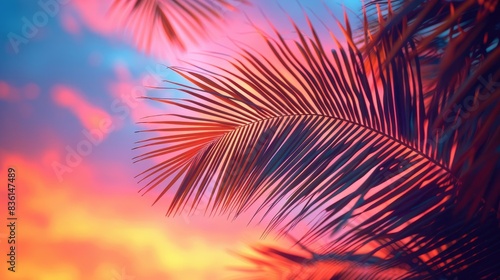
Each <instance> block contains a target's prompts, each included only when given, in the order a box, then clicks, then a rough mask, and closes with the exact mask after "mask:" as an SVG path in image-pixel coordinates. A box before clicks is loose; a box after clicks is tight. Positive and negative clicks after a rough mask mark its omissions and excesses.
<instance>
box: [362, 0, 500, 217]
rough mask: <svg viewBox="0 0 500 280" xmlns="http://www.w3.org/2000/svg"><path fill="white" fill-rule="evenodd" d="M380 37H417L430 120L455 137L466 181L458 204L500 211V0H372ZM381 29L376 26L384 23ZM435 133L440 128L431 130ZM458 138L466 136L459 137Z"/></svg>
mask: <svg viewBox="0 0 500 280" xmlns="http://www.w3.org/2000/svg"><path fill="white" fill-rule="evenodd" d="M367 9H368V10H369V11H372V14H373V15H374V16H373V19H372V21H370V22H369V23H368V24H369V25H371V26H372V27H373V29H374V30H372V33H373V37H374V40H373V41H372V42H371V44H369V45H368V46H367V51H368V52H369V51H371V48H370V47H371V46H373V45H375V44H378V43H380V42H381V41H383V40H388V39H389V40H392V39H394V38H395V39H396V40H394V43H393V46H392V49H393V51H392V52H390V53H389V54H388V57H387V59H388V61H391V59H392V56H393V55H394V54H395V52H397V50H398V49H399V48H400V47H401V46H404V45H405V44H408V43H409V42H415V45H416V48H417V51H416V52H415V55H419V56H420V57H421V58H422V61H423V62H424V66H425V67H429V68H430V69H432V68H433V69H434V70H433V73H434V75H431V76H430V78H429V80H428V82H429V83H430V87H429V88H428V91H429V97H430V98H429V102H428V103H429V107H430V108H440V110H430V111H429V116H428V118H429V123H430V125H431V126H432V127H434V130H433V135H436V136H435V137H436V138H435V141H436V142H438V144H439V145H440V146H442V149H444V150H450V149H451V148H452V146H455V145H456V147H455V148H456V156H455V158H454V159H453V163H452V164H451V165H452V166H453V171H454V173H455V174H456V176H457V177H458V178H460V180H461V181H462V183H463V184H462V187H461V188H460V198H459V207H458V208H459V209H469V217H470V216H472V215H473V213H474V212H475V211H476V210H477V209H478V207H483V205H484V204H483V203H485V206H484V207H483V216H485V215H487V214H488V213H489V212H490V211H498V213H500V184H499V183H498V182H499V180H500V175H499V174H500V173H499V172H498V170H499V169H500V150H499V147H500V131H499V130H498V127H499V125H500V114H499V112H500V103H499V102H498V98H499V97H500V67H498V65H499V64H500V48H498V45H499V43H500V21H499V20H498V19H499V18H500V6H499V5H498V1H497V0H486V1H481V0H479V1H478V0H464V1H441V0H430V1H425V0H396V1H378V0H374V1H370V2H369V4H368V5H367ZM381 24H382V25H383V28H382V29H381V30H376V29H377V28H378V27H377V26H380V25H381ZM433 137H434V136H433ZM454 139H460V141H455V140H454Z"/></svg>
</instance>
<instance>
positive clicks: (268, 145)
mask: <svg viewBox="0 0 500 280" xmlns="http://www.w3.org/2000/svg"><path fill="white" fill-rule="evenodd" d="M345 26H346V28H345V30H344V33H345V35H346V39H347V43H348V46H347V47H342V46H341V45H340V44H339V43H338V42H337V46H338V47H337V49H336V50H332V51H331V52H330V51H328V52H327V51H325V49H324V48H323V46H322V43H321V41H320V39H319V37H318V36H317V32H316V30H315V29H314V27H313V26H312V25H311V24H310V27H311V30H310V31H311V33H312V34H313V36H312V38H311V39H310V38H308V37H307V36H305V35H303V33H302V31H301V30H300V29H299V28H298V27H297V26H294V27H295V30H296V31H297V34H298V40H297V41H295V42H294V43H288V42H287V41H285V40H284V39H283V37H282V36H281V35H280V33H279V32H277V31H276V34H275V38H272V37H271V36H267V35H266V34H264V32H262V31H260V32H261V34H262V38H263V40H264V42H265V43H266V44H267V46H268V48H269V53H271V54H272V55H269V54H265V55H264V54H263V53H259V52H256V51H249V50H246V49H241V51H240V52H239V54H238V55H237V56H236V57H234V58H229V59H225V58H223V57H221V59H225V60H226V61H227V62H228V63H229V64H230V65H231V66H232V68H231V69H228V68H223V67H220V66H217V65H209V66H207V67H205V68H200V67H195V66H193V69H192V70H189V69H181V68H173V70H174V71H176V72H177V73H179V74H180V75H182V76H183V77H184V78H186V79H187V80H188V81H190V82H191V83H192V84H194V85H195V86H194V87H191V86H188V85H182V84H177V83H173V84H174V85H176V86H177V90H179V91H180V92H183V93H185V94H188V95H190V96H191V98H189V99H175V98H159V97H158V98H149V99H152V100H155V101H158V102H161V103H164V104H167V105H172V106H174V107H176V108H178V109H181V110H182V113H177V114H165V115H162V116H157V117H156V118H157V119H156V120H152V121H147V122H145V123H148V124H150V125H153V126H154V128H152V129H150V130H145V131H144V132H160V133H165V135H161V136H157V137H153V138H150V139H146V140H143V141H140V142H139V146H138V148H141V149H144V148H147V149H148V151H147V152H145V153H143V154H142V155H140V156H138V157H136V160H137V161H142V160H147V159H151V158H158V159H159V160H160V162H159V163H157V164H156V165H154V166H152V167H151V168H149V169H147V170H146V171H144V172H143V173H141V174H140V175H139V177H140V178H141V180H140V181H141V182H145V187H144V189H145V193H147V192H149V191H151V190H152V189H154V188H156V187H161V188H163V190H162V192H161V194H160V195H159V197H158V199H160V198H161V197H162V196H163V195H164V194H165V193H166V192H167V191H168V190H170V189H172V188H177V191H176V193H175V195H174V197H173V200H172V202H171V205H170V207H169V209H168V210H167V214H168V215H171V214H175V213H178V211H180V210H181V209H183V208H184V207H188V208H191V209H192V208H195V207H196V205H197V204H198V203H199V201H200V199H201V198H202V197H203V196H204V194H205V193H206V192H208V194H209V195H210V202H209V205H210V211H211V212H212V213H232V214H234V215H238V214H239V213H241V212H242V211H244V210H246V209H248V207H249V206H250V205H252V204H253V203H255V202H259V210H258V212H259V213H261V212H263V213H264V215H269V214H270V213H273V215H272V220H271V223H270V225H269V228H268V229H269V230H271V229H274V228H275V227H277V226H279V225H281V228H280V229H281V231H283V232H286V231H287V230H289V229H291V228H293V226H294V225H295V224H296V223H297V222H298V221H300V220H303V219H304V218H307V217H310V216H312V217H315V213H317V212H318V211H320V212H321V213H322V216H319V218H318V219H317V223H316V224H315V225H314V226H313V228H312V229H311V231H310V232H309V233H307V234H306V235H305V236H304V238H303V239H302V241H303V242H306V243H307V242H308V241H311V240H317V239H318V238H322V237H325V236H328V235H331V234H335V235H334V236H335V239H334V242H332V243H331V244H329V246H327V247H326V248H325V254H324V255H327V256H330V257H332V256H336V258H337V259H339V260H342V261H356V262H358V263H364V262H371V261H373V265H374V266H378V267H380V268H383V269H394V268H403V269H405V271H406V274H405V276H406V277H451V276H453V275H475V276H477V277H488V276H490V277H491V276H492V275H498V273H499V265H498V264H497V262H496V261H495V260H496V256H498V254H499V253H498V251H499V250H498V249H499V244H500V241H499V240H498V238H496V237H498V236H499V231H498V228H497V226H496V223H497V220H496V218H495V216H494V215H492V214H491V213H488V214H487V215H486V216H485V222H484V223H479V222H478V221H477V220H471V221H468V220H466V219H464V218H463V217H464V213H463V212H461V211H457V213H454V212H455V211H456V210H455V208H456V207H455V204H456V199H457V190H458V189H460V186H462V185H463V182H461V181H460V180H459V179H457V178H458V176H457V175H459V174H457V173H456V169H455V166H454V165H453V163H454V160H453V159H454V158H456V153H457V151H458V152H460V150H459V149H455V148H454V147H463V146H461V145H465V144H463V143H469V142H470V141H469V139H462V138H457V137H454V138H451V139H448V140H447V141H448V142H447V143H446V144H445V145H443V144H442V143H441V142H440V141H439V140H440V138H439V137H440V136H441V135H440V134H437V135H436V134H435V133H434V128H433V127H432V125H430V120H432V116H435V115H439V114H440V112H441V111H442V110H443V108H444V107H443V106H428V105H426V104H427V102H428V100H429V99H428V97H426V95H425V94H424V87H423V85H422V78H421V74H422V73H421V68H420V60H419V56H418V55H416V56H415V55H413V54H414V53H415V51H417V47H416V45H415V44H414V43H413V41H412V40H408V41H407V43H405V44H402V45H401V46H400V47H399V49H396V50H395V49H394V46H395V44H396V40H397V39H398V38H399V37H398V36H394V37H391V38H385V39H383V40H380V41H378V43H377V44H370V43H371V41H367V42H365V44H364V45H365V46H370V48H371V49H370V50H371V51H372V54H374V55H372V58H373V59H369V60H365V59H364V58H363V56H362V53H361V51H360V50H359V49H358V47H357V46H356V44H355V43H354V42H353V35H352V34H351V28H350V24H349V22H348V21H346V24H345ZM366 32H368V30H366ZM394 35H397V34H394ZM399 36H401V34H399ZM366 38H367V40H368V36H367V37H366ZM333 39H334V41H336V39H335V38H333ZM430 98H432V97H430ZM434 135H436V137H437V138H429V137H431V136H434ZM436 140H437V141H436ZM449 142H451V143H449ZM158 199H157V200H156V201H158ZM156 201H155V202H156ZM480 207H484V204H480ZM480 207H476V208H479V209H481V208H480ZM271 209H275V211H272V210H271ZM477 212H478V211H474V212H473V213H472V215H473V216H474V217H475V216H477ZM365 217H367V218H365ZM287 218H288V220H287ZM346 226H348V228H347V229H346V228H345V227H346ZM366 248H371V249H370V250H368V252H366ZM274 253H276V251H274ZM379 254H382V256H378V255H379ZM374 275H375V274H374ZM332 277H333V275H332Z"/></svg>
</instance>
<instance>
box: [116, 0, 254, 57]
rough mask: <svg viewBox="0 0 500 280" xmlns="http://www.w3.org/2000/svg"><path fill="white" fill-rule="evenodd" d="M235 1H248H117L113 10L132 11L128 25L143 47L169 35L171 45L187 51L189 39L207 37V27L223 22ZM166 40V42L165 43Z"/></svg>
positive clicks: (241, 2) (194, 41) (191, 40)
mask: <svg viewBox="0 0 500 280" xmlns="http://www.w3.org/2000/svg"><path fill="white" fill-rule="evenodd" d="M235 3H238V4H248V3H249V2H248V1H247V0H208V1H206V0H205V1H203V0H114V4H113V7H112V10H118V11H120V12H122V13H127V14H129V17H128V18H127V24H128V25H129V27H130V28H131V30H132V31H133V33H134V35H135V36H136V37H137V43H138V44H139V46H140V47H141V48H142V49H145V50H147V51H149V50H150V49H151V45H152V41H153V40H159V39H160V38H166V40H167V42H166V43H168V44H171V45H173V46H174V47H176V48H178V49H180V50H183V51H184V50H185V49H186V45H185V43H186V41H190V42H193V43H196V42H198V41H199V40H200V39H201V38H204V37H206V34H207V27H208V26H210V25H215V24H217V22H218V21H221V20H222V18H223V15H224V13H225V12H226V11H228V10H234V9H235V8H236V6H235ZM162 43H163V42H162Z"/></svg>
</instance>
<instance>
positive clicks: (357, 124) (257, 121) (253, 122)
mask: <svg viewBox="0 0 500 280" xmlns="http://www.w3.org/2000/svg"><path fill="white" fill-rule="evenodd" d="M301 116H315V117H323V118H330V119H335V120H339V121H342V122H345V123H349V124H352V125H355V126H358V127H361V128H363V129H366V130H369V131H372V132H375V133H378V134H380V135H382V136H384V137H386V138H388V139H390V140H392V141H394V142H396V143H398V144H400V145H402V146H404V147H406V148H408V149H410V150H412V151H414V152H415V153H417V154H418V155H420V156H422V157H424V158H425V159H427V160H428V161H429V162H431V163H433V164H434V165H436V166H438V167H440V168H442V169H443V170H444V171H446V172H447V173H449V174H450V175H451V176H452V177H453V178H454V179H455V180H457V181H458V179H457V178H456V177H455V175H454V174H453V172H452V171H451V169H450V168H449V167H448V166H446V165H443V164H442V163H441V162H439V161H438V160H436V159H434V158H433V157H431V156H429V155H427V154H426V153H424V152H423V151H421V150H419V149H418V148H417V147H415V146H413V145H408V144H407V143H405V142H403V141H401V140H399V139H397V138H395V137H394V136H391V135H389V134H387V133H385V132H383V131H380V130H378V129H374V128H372V127H369V126H366V125H363V124H360V123H357V122H354V121H351V120H347V119H344V118H340V117H335V116H329V115H323V114H317V113H308V114H300V113H299V114H285V115H277V116H272V117H267V118H261V119H258V120H255V121H252V122H248V123H246V124H243V125H240V126H238V127H235V128H234V129H233V130H232V131H228V132H225V133H224V134H223V135H221V138H222V137H224V136H225V135H227V134H229V133H232V132H235V131H237V130H240V129H243V128H245V127H247V126H250V125H253V124H256V123H260V122H264V121H267V120H272V119H280V118H286V117H301ZM219 139H220V138H219ZM212 142H214V141H212ZM215 142H216V140H215Z"/></svg>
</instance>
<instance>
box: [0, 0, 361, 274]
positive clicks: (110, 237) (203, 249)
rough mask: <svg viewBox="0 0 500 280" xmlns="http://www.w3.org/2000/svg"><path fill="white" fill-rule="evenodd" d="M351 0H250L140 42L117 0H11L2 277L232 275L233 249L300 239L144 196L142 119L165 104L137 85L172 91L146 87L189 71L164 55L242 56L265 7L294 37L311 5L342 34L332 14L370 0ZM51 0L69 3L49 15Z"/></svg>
mask: <svg viewBox="0 0 500 280" xmlns="http://www.w3.org/2000/svg"><path fill="white" fill-rule="evenodd" d="M347 1H348V2H343V1H340V0H338V1H327V0H323V1H307V0H302V1H269V0H266V1H264V0H258V1H252V3H253V4H252V6H244V7H237V8H238V11H228V12H227V13H225V14H224V17H225V21H224V23H222V24H221V27H219V28H216V27H213V28H212V27H210V30H209V32H210V36H211V40H207V41H205V42H204V43H202V44H198V45H189V46H188V52H186V53H180V52H175V51H173V50H171V49H170V48H167V47H165V46H164V45H155V46H154V47H153V48H152V51H151V52H149V53H145V52H144V51H143V50H141V49H139V48H137V47H136V44H135V43H134V38H133V36H130V35H129V34H128V32H127V28H126V27H124V24H123V23H124V19H123V18H120V15H117V14H113V13H110V12H109V7H110V4H111V0H65V1H63V0H61V1H60V2H55V1H50V0H40V1H28V0H8V1H1V2H0V22H1V24H0V128H1V132H0V133H1V134H0V174H1V175H0V182H1V181H2V180H3V182H4V183H2V184H3V185H1V184H0V201H1V204H0V213H1V214H0V218H1V219H2V221H1V223H2V224H3V223H5V224H7V220H6V216H7V203H6V201H7V169H8V168H9V167H12V168H15V170H16V176H17V177H16V181H15V185H16V195H17V204H16V216H17V217H18V220H17V240H16V249H17V252H16V253H17V263H16V272H15V273H12V272H9V271H8V270H7V267H8V264H7V263H6V260H7V256H6V252H7V248H8V246H9V245H8V244H7V240H6V239H7V237H8V233H7V227H6V226H1V227H0V252H1V254H0V255H1V257H0V264H1V265H0V279H40V280H45V279H47V280H59V279H61V280H62V279H106V280H115V279H116V280H124V279H137V280H142V279H222V278H226V277H228V276H231V275H233V274H234V273H232V272H230V270H228V269H227V268H228V267H231V266H241V265H245V263H244V261H243V260H242V259H241V258H238V257H237V256H235V255H234V254H231V253H230V251H238V252H246V251H248V250H249V246H248V245H249V244H256V243H258V242H261V243H262V242H264V243H270V244H279V245H284V246H288V245H287V244H288V243H286V241H285V240H283V239H276V238H274V236H273V235H272V234H271V235H269V236H268V237H267V238H266V239H263V238H261V234H262V232H263V230H264V225H258V224H257V223H250V225H248V222H249V217H250V215H247V216H245V215H244V216H243V217H240V218H239V219H237V220H234V221H233V220H232V219H227V217H206V216H204V215H203V211H201V210H196V211H193V212H192V213H187V212H186V213H182V214H181V215H179V216H177V217H165V215H164V214H165V211H166V205H167V203H168V198H167V199H164V200H162V203H158V204H156V205H154V206H151V204H152V202H153V201H154V198H155V196H154V194H151V195H149V194H148V195H146V196H141V195H140V194H138V193H137V191H138V190H139V189H140V186H139V185H138V184H137V183H136V179H134V176H135V175H136V174H138V173H139V172H140V171H142V170H143V169H144V167H145V166H147V164H146V165H144V164H132V158H133V157H134V156H136V155H137V154H138V153H137V151H133V150H132V148H133V147H134V142H135V141H137V140H139V139H141V138H140V136H139V135H138V134H137V133H135V131H136V130H139V129H141V127H140V126H139V125H137V124H136V123H137V122H138V121H140V120H141V118H142V117H145V116H148V115H154V114H160V113H165V109H164V108H162V107H161V106H158V105H157V104H154V103H149V102H145V101H143V100H140V99H137V97H138V96H144V95H155V96H161V95H162V94H174V93H168V90H163V91H162V90H152V89H149V88H148V86H161V85H162V84H163V82H162V80H163V79H170V80H174V81H178V82H186V81H183V80H182V79H181V78H180V77H178V76H177V75H175V74H173V73H172V71H170V70H169V69H168V68H167V67H166V66H170V65H181V66H182V65H184V63H185V62H184V61H190V62H192V63H195V64H196V63H198V62H197V61H205V62H210V59H211V58H210V57H209V56H207V55H203V54H200V53H202V52H205V51H214V52H220V53H227V54H228V55H232V54H233V53H232V52H231V50H230V49H229V48H233V49H235V48H236V47H235V45H234V42H231V40H230V39H229V38H231V39H233V40H235V41H238V42H240V43H241V44H247V45H249V46H252V47H253V48H255V49H259V50H261V49H263V48H262V47H264V46H261V45H259V44H262V42H261V41H260V40H259V35H258V34H257V33H256V32H255V29H254V28H253V27H252V24H256V25H259V26H266V24H267V23H266V17H267V20H270V21H271V22H273V24H275V25H276V27H277V28H278V29H279V30H280V31H281V32H282V33H283V34H285V37H286V38H294V37H293V36H294V32H293V28H292V27H291V25H290V20H289V18H288V16H287V15H289V16H290V17H291V18H292V19H294V20H295V21H296V22H297V23H299V25H302V26H305V20H304V17H303V13H304V12H306V13H308V14H309V15H310V16H311V17H312V19H313V20H314V21H317V22H318V23H319V24H320V25H321V24H322V23H325V24H326V25H328V26H330V27H331V28H332V31H333V32H334V34H337V33H338V32H339V31H338V29H336V23H335V21H334V17H338V18H339V19H342V18H343V13H344V10H345V11H346V12H347V13H348V14H352V15H356V14H357V13H359V12H360V7H361V2H359V1H356V0H347ZM48 2H53V3H56V4H57V5H55V8H54V7H52V8H51V10H50V11H51V12H50V14H49V13H48V12H47V11H46V10H45V9H44V3H48ZM325 7H329V8H330V10H331V12H332V14H330V12H329V11H328V10H327V9H325ZM43 13H45V15H46V16H45V17H44V16H40V15H41V14H43ZM125 21H126V19H125ZM35 23H36V25H35ZM323 33H324V34H323ZM323 33H322V36H323V35H325V38H328V37H329V36H330V34H328V32H326V30H325V32H323ZM288 36H289V37H288ZM228 46H232V47H229V48H228ZM2 178H3V179H2ZM298 230H300V228H299V229H298Z"/></svg>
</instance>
